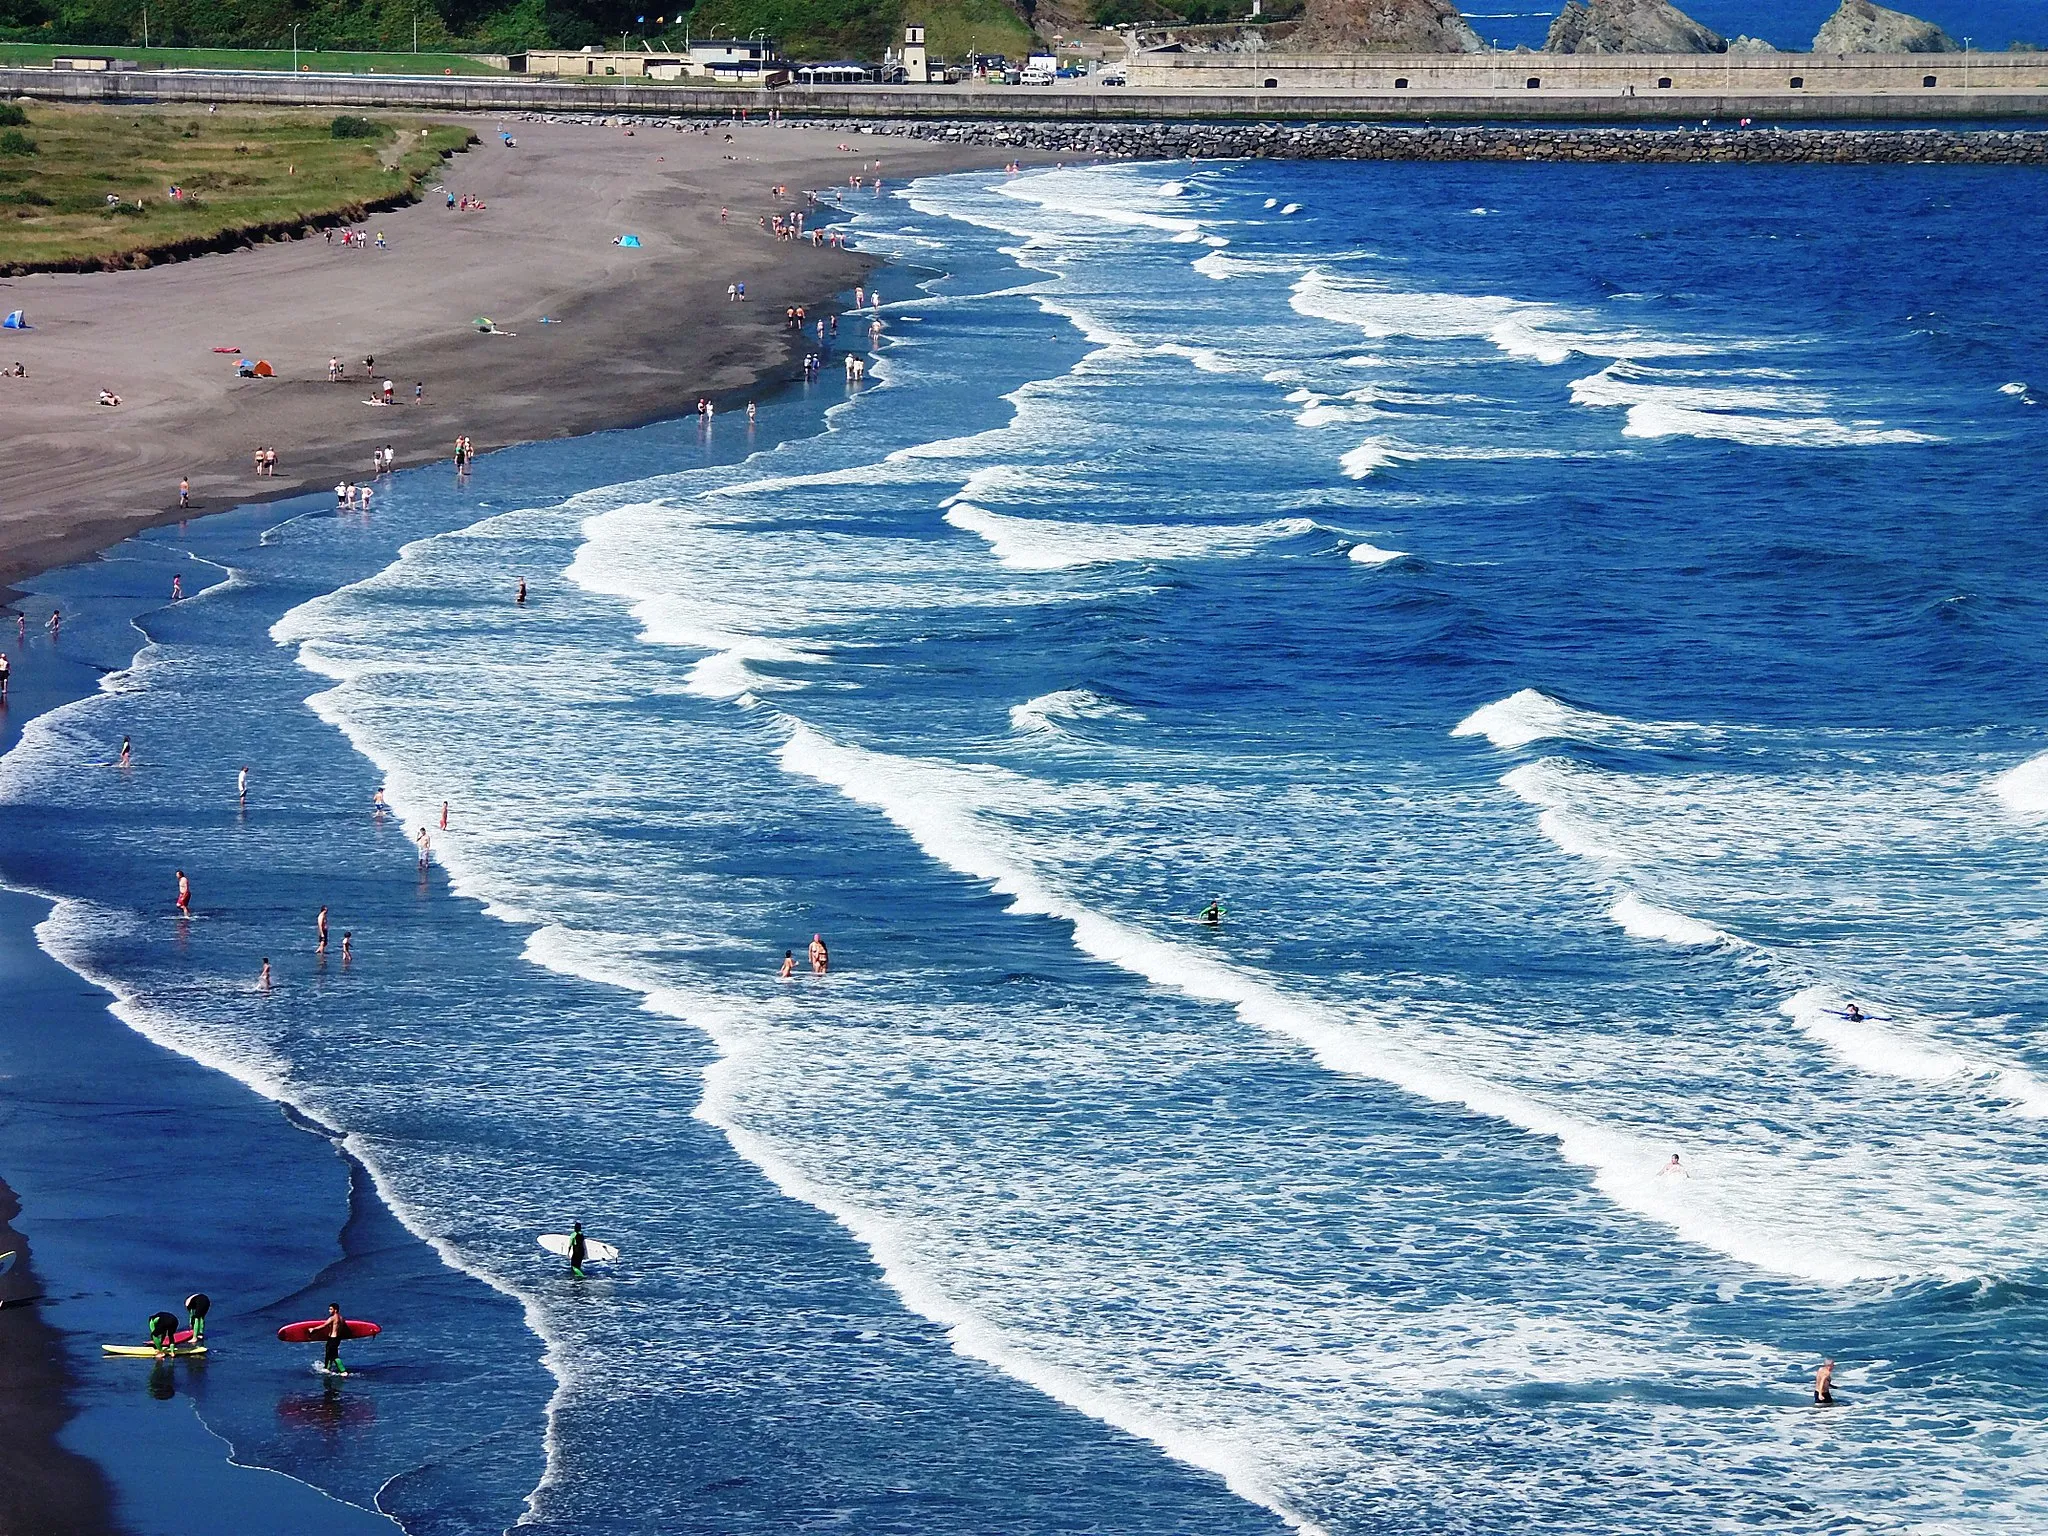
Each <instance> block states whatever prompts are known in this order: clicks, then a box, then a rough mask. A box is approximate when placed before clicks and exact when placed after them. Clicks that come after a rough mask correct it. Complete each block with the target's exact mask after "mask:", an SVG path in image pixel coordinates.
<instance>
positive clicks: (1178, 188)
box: [1159, 181, 1187, 197]
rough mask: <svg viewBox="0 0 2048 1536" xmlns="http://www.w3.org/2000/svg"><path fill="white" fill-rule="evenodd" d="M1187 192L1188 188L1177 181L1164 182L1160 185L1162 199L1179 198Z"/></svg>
mask: <svg viewBox="0 0 2048 1536" xmlns="http://www.w3.org/2000/svg"><path fill="white" fill-rule="evenodd" d="M1186 190H1187V188H1186V187H1185V186H1183V185H1182V184H1181V183H1180V182H1177V181H1162V182H1161V183H1159V195H1160V196H1161V197H1179V196H1180V195H1181V193H1183V192H1185V191H1186Z"/></svg>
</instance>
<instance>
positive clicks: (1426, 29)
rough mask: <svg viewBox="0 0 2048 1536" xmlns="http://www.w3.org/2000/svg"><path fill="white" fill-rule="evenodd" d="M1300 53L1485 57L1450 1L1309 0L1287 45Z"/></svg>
mask: <svg viewBox="0 0 2048 1536" xmlns="http://www.w3.org/2000/svg"><path fill="white" fill-rule="evenodd" d="M1283 46H1284V47H1286V48H1287V49H1288V51H1289V52H1295V53H1481V52H1484V51H1485V47H1486V45H1485V44H1484V43H1482V42H1480V40H1479V34H1478V33H1477V32H1474V31H1473V30H1472V28H1471V27H1469V26H1468V25H1466V22H1465V18H1464V17H1463V16H1462V15H1460V14H1459V13H1458V8H1457V7H1456V6H1455V5H1453V4H1451V3H1450V0H1308V4H1307V6H1306V7H1305V8H1304V9H1303V11H1302V14H1301V25H1300V26H1299V27H1298V28H1297V29H1296V30H1295V31H1294V32H1293V34H1292V35H1290V36H1289V37H1288V39H1287V41H1286V43H1285V44H1284V45H1283Z"/></svg>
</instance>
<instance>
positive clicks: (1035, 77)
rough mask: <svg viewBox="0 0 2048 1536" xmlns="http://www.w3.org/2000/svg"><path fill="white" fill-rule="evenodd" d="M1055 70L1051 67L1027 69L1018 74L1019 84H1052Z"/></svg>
mask: <svg viewBox="0 0 2048 1536" xmlns="http://www.w3.org/2000/svg"><path fill="white" fill-rule="evenodd" d="M1052 81H1053V72H1052V71H1051V70H1049V69H1027V70H1025V71H1024V72H1023V73H1021V74H1019V75H1018V76H1017V81H1016V83H1017V84H1019V85H1051V84H1052Z"/></svg>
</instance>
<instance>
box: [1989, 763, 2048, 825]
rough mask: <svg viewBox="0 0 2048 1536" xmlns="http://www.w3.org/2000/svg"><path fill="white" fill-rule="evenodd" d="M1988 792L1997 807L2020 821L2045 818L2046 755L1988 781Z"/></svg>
mask: <svg viewBox="0 0 2048 1536" xmlns="http://www.w3.org/2000/svg"><path fill="white" fill-rule="evenodd" d="M1991 792H1992V793H1993V794H1994V795H1996V796H1997V797H1998V800H1999V803H2000V804H2002V805H2003V806H2004V807H2005V808H2006V809H2007V810H2008V811H2010V812H2011V813H2012V814H2013V815H2015V816H2018V817H2020V818H2021V819H2023V820H2026V821H2035V820H2038V819H2040V818H2041V817H2043V816H2048V752H2043V753H2041V754H2040V755H2039V756H2038V757H2030V758H2028V759H2027V760H2026V761H2025V762H2024V763H2021V764H2020V765H2019V766H2018V767H2016V768H2008V769H2007V770H2006V771H2005V772H2004V773H2001V774H2000V775H1999V776H1998V777H1997V778H1995V779H1993V780H1992V781H1991Z"/></svg>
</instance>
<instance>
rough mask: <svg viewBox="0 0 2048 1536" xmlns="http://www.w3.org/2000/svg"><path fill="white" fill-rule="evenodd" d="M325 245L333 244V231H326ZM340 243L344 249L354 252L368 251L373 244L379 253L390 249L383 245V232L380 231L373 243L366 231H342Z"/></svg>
mask: <svg viewBox="0 0 2048 1536" xmlns="http://www.w3.org/2000/svg"><path fill="white" fill-rule="evenodd" d="M327 243H328V244H329V245H332V244H334V231H333V230H331V229H330V230H328V231H327ZM341 243H342V245H343V247H344V248H346V249H349V250H356V251H366V250H369V249H370V248H371V246H372V245H373V244H374V245H375V247H376V248H377V249H378V250H380V251H385V250H389V249H390V247H389V246H388V245H386V244H385V243H384V231H383V230H381V229H380V230H378V231H377V236H376V239H375V240H374V241H372V239H371V238H370V232H369V231H368V230H364V229H344V230H343V231H342V232H341Z"/></svg>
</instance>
